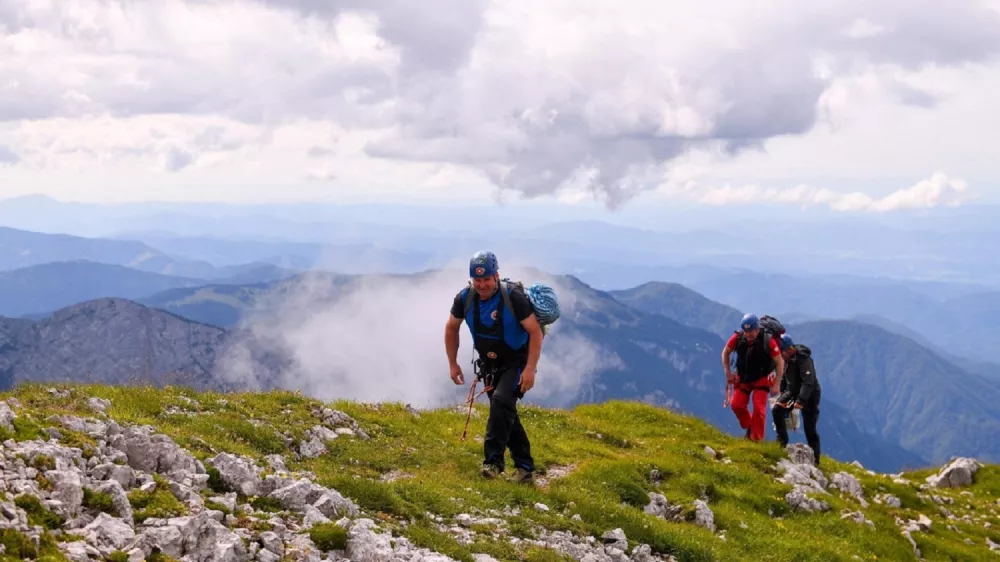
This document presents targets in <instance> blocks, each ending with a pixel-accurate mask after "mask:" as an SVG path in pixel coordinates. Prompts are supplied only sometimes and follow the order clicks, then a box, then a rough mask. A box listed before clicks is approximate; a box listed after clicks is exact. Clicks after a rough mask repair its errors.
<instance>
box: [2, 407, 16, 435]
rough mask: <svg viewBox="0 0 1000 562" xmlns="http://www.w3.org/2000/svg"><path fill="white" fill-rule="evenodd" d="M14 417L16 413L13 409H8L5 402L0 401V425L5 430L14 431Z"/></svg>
mask: <svg viewBox="0 0 1000 562" xmlns="http://www.w3.org/2000/svg"><path fill="white" fill-rule="evenodd" d="M15 419H17V415H15V414H14V410H11V409H10V406H8V405H7V402H3V401H0V427H2V428H4V429H6V430H7V431H14V420H15Z"/></svg>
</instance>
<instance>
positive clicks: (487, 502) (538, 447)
mask: <svg viewBox="0 0 1000 562" xmlns="http://www.w3.org/2000/svg"><path fill="white" fill-rule="evenodd" d="M50 386H52V385H27V386H23V387H19V388H18V389H16V390H15V391H13V392H9V393H7V394H6V396H11V395H13V396H16V397H17V398H18V399H19V400H20V401H21V402H22V404H24V405H25V407H26V408H27V409H28V410H29V411H30V413H31V417H30V419H29V418H27V417H23V418H19V419H18V421H16V422H15V431H14V432H11V435H10V437H11V438H15V439H29V438H32V437H34V436H36V435H38V434H39V433H40V430H39V429H38V424H39V421H38V420H44V419H45V418H46V417H47V416H49V415H51V414H59V413H72V414H76V415H82V416H93V413H92V412H91V411H90V410H89V409H88V408H87V406H86V399H87V397H89V396H99V397H102V398H107V399H109V400H111V403H112V406H111V407H110V408H109V409H108V415H109V417H111V418H113V419H115V420H117V421H118V422H119V423H140V424H151V425H154V426H156V427H157V428H159V431H161V432H163V433H165V434H167V435H169V436H171V437H172V438H173V439H174V440H176V441H177V442H178V443H180V444H181V445H182V446H184V447H187V448H188V449H189V450H190V451H191V452H192V454H194V455H195V456H196V457H198V458H201V459H205V458H208V457H210V456H213V455H214V454H216V453H218V452H221V451H228V452H233V453H239V454H245V455H250V456H253V457H255V458H256V459H257V460H258V464H259V465H261V466H266V463H265V462H264V461H263V457H264V456H265V455H267V454H270V453H282V454H285V455H286V456H285V459H286V464H288V467H289V469H291V470H309V471H312V472H313V473H314V474H316V476H317V479H318V481H319V482H320V483H321V484H324V485H327V486H330V487H332V488H336V489H337V490H338V491H340V492H341V493H342V494H344V495H345V496H348V497H350V498H352V499H353V500H354V501H356V502H357V503H358V505H359V506H360V507H361V508H362V510H363V511H364V516H367V517H370V518H372V519H374V520H375V521H376V522H377V523H379V525H380V526H381V527H382V528H383V529H385V530H389V531H391V532H392V533H394V534H396V535H402V536H406V537H407V538H409V539H410V540H411V541H412V542H414V543H415V544H417V545H420V546H426V547H428V548H432V549H434V550H437V551H439V552H442V553H444V554H447V555H449V556H452V557H454V558H456V559H458V560H469V561H471V560H473V556H472V555H473V554H474V553H488V554H490V555H492V556H494V557H495V558H497V559H500V560H531V561H539V562H541V561H550V560H563V559H566V558H565V557H563V556H561V555H560V554H559V553H556V552H554V551H552V550H550V549H546V548H539V547H536V546H531V545H527V544H523V543H522V544H518V545H513V544H511V542H510V538H512V537H521V538H535V536H536V531H537V530H538V529H539V528H544V529H548V530H550V531H553V530H564V531H570V532H572V533H575V534H577V535H581V536H585V535H592V536H594V537H595V538H600V536H601V535H602V534H603V533H604V532H606V531H609V530H612V529H615V528H618V527H620V528H621V529H623V530H624V531H625V533H626V536H627V537H628V540H629V549H630V550H631V548H632V547H634V546H636V545H638V544H640V543H646V544H649V545H650V546H651V547H652V548H653V551H654V552H658V553H669V554H672V555H674V556H675V557H676V558H677V559H678V560H680V561H711V560H767V561H788V560H795V561H808V560H817V561H819V560H822V561H838V560H844V561H848V560H856V559H861V560H915V557H914V555H913V551H912V547H911V546H910V544H909V542H908V541H907V540H906V539H905V538H904V537H903V536H902V535H901V534H900V531H899V527H898V526H897V525H896V523H895V519H896V518H897V517H898V518H900V519H902V520H904V521H905V520H908V519H917V517H918V514H919V513H924V514H926V515H927V516H928V517H930V518H931V519H932V521H933V525H932V528H931V530H930V531H929V532H926V533H921V532H918V533H913V538H914V539H915V540H916V541H917V544H918V546H919V547H920V549H921V550H922V553H923V555H924V558H925V559H926V560H996V559H997V554H994V553H990V552H989V551H988V548H987V546H986V539H987V537H989V538H990V539H991V540H993V541H994V542H998V543H1000V518H998V517H997V515H996V513H997V512H1000V506H998V505H997V504H996V499H997V497H998V496H1000V467H996V466H992V465H990V466H988V467H987V468H984V469H982V470H981V471H980V472H979V473H978V474H977V477H976V483H975V484H974V485H973V486H972V487H970V488H969V489H968V490H934V491H932V492H924V491H921V490H919V489H918V487H917V486H919V485H920V484H921V483H923V478H924V477H925V476H927V475H929V474H931V473H933V471H932V470H922V471H919V472H914V473H908V474H904V475H903V476H904V478H906V479H908V480H910V482H912V484H898V483H894V482H893V481H892V478H891V477H889V476H886V475H875V476H873V475H869V474H868V473H867V472H866V471H864V470H861V469H858V468H857V467H855V466H852V465H849V464H846V463H838V462H836V461H834V460H833V459H829V458H827V459H824V467H823V470H824V473H826V474H827V476H828V477H830V476H832V474H833V473H835V472H837V471H845V472H848V473H850V474H853V475H855V476H856V477H857V478H858V479H859V480H860V481H861V482H862V484H863V486H864V488H865V499H866V500H867V501H868V502H869V504H870V505H869V507H867V508H861V507H860V505H859V503H858V501H857V500H856V499H853V498H848V497H841V495H840V493H839V492H838V491H836V490H831V494H830V495H829V496H825V497H824V498H823V499H825V500H826V501H827V502H828V503H829V504H830V505H831V510H830V511H828V512H825V513H800V512H792V511H791V510H790V509H789V508H788V506H787V504H786V503H785V500H784V496H785V494H786V493H787V491H788V490H790V489H791V487H790V486H787V485H784V484H781V483H778V482H776V481H775V479H774V477H775V476H776V474H777V473H776V472H775V470H774V468H773V467H774V465H775V464H776V463H777V461H778V460H780V459H781V458H783V452H782V451H781V450H780V448H779V447H778V446H777V445H776V444H775V443H750V442H747V441H745V440H742V439H735V438H731V437H729V436H727V435H725V434H723V433H721V432H719V431H717V430H716V429H714V428H713V427H711V426H710V425H709V424H707V423H704V422H701V421H700V420H697V419H695V418H691V417H686V416H680V415H676V414H673V413H670V412H668V411H666V410H663V409H658V408H655V407H652V406H649V405H645V404H640V403H631V402H609V403H604V404H600V405H584V406H579V407H576V408H574V409H572V410H559V409H543V408H535V407H522V408H521V416H522V419H523V422H524V424H525V426H526V428H527V431H528V433H529V437H530V438H531V441H532V446H533V453H534V455H535V459H536V463H537V464H538V467H539V477H543V478H544V477H545V476H546V473H547V472H550V473H551V472H552V471H553V469H557V468H559V469H561V468H562V467H566V466H570V465H572V466H573V467H574V468H573V469H572V470H571V471H569V472H568V474H566V475H564V476H562V477H559V478H553V479H551V480H550V481H549V482H548V483H547V485H545V486H542V485H541V484H538V485H535V486H522V485H516V484H513V483H511V482H508V481H506V479H505V478H501V479H500V480H496V481H484V480H482V479H480V478H479V476H478V468H479V466H480V464H481V462H482V445H481V443H480V442H477V440H476V439H475V438H476V437H481V436H482V434H483V432H484V429H485V427H484V426H485V422H486V414H487V408H486V405H485V403H484V402H483V401H480V402H479V403H478V404H477V406H476V408H477V411H478V412H479V414H480V415H479V417H473V419H472V422H471V424H470V428H469V435H470V437H469V438H468V439H467V440H465V441H461V440H460V439H459V437H460V435H461V433H462V428H463V425H464V423H465V415H464V413H462V412H461V411H458V410H455V409H452V408H442V409H439V410H434V411H423V412H420V415H419V417H418V416H414V415H413V414H411V413H410V412H409V411H408V410H407V409H406V408H405V406H404V405H402V404H397V403H382V404H364V403H353V402H346V401H337V402H333V403H329V404H322V403H320V402H319V401H315V400H310V399H308V398H306V397H304V396H302V395H300V394H298V393H295V392H277V391H276V392H268V393H236V394H225V395H224V394H218V393H211V392H206V393H197V392H194V391H191V390H188V389H184V388H177V387H167V388H163V389H154V388H148V387H110V386H75V385H74V386H66V385H59V387H60V388H70V389H72V390H73V392H72V393H71V394H70V396H68V397H64V398H58V397H53V396H52V395H50V394H49V393H48V392H46V390H45V389H46V388H48V387H50ZM4 397H5V396H0V399H2V398H4ZM190 401H194V402H193V403H192V402H190ZM323 406H328V407H331V408H335V409H339V410H342V411H344V412H346V413H347V414H349V415H350V416H352V417H353V418H354V419H356V420H357V421H358V423H359V424H360V425H361V426H362V427H363V428H364V429H365V431H366V432H367V433H368V434H369V435H370V436H371V439H370V440H367V441H366V440H361V439H356V438H348V437H342V438H339V439H336V440H334V441H331V442H329V443H327V448H328V452H327V453H326V454H324V455H321V456H320V457H318V458H315V459H307V460H304V461H296V460H295V459H294V458H293V456H292V455H291V454H289V453H290V450H289V449H288V447H287V446H286V444H285V441H284V439H288V438H291V439H294V440H298V439H302V438H303V436H304V434H305V430H306V429H308V428H309V427H311V426H313V425H315V424H316V423H319V420H318V419H317V418H316V417H315V416H313V415H312V414H311V411H312V410H314V409H316V408H319V407H323ZM171 407H175V408H179V409H182V410H187V411H194V412H198V415H193V416H188V415H175V414H170V413H167V412H168V411H169V410H170V408H171ZM42 427H44V426H42ZM60 431H62V428H60ZM63 435H64V437H65V436H67V435H69V433H68V432H63ZM67 439H70V438H67ZM71 439H73V440H74V441H75V442H78V443H79V444H80V445H86V444H87V443H86V442H85V440H84V439H83V438H82V437H81V436H72V437H71ZM705 446H710V447H711V448H713V449H714V450H715V451H717V452H719V453H720V454H721V455H722V456H723V457H724V458H727V459H729V460H730V461H731V463H729V464H726V463H723V462H721V461H719V460H716V459H711V458H709V457H708V455H706V454H705V452H704V448H705ZM38 462H44V459H43V460H40V461H38ZM508 462H509V461H508ZM511 468H512V467H511V466H510V465H508V474H509V471H510V469H511ZM653 470H656V471H658V472H659V479H656V480H654V479H652V478H651V477H650V474H651V472H652V471H653ZM389 473H393V474H400V473H402V476H401V477H399V478H397V479H395V480H392V481H386V480H384V479H383V477H384V476H386V475H388V474H389ZM210 486H211V487H212V488H213V489H214V490H215V492H213V493H221V492H224V491H225V490H224V487H223V486H222V483H221V480H219V479H218V478H217V477H215V475H213V476H212V477H211V479H210ZM963 491H968V492H971V494H972V495H971V496H970V495H965V494H962V492H963ZM650 492H658V493H661V494H663V495H664V496H666V498H667V499H668V501H670V502H671V503H676V504H679V505H682V506H683V507H684V511H683V512H682V515H683V516H684V517H686V518H687V519H688V520H684V521H679V522H668V521H664V520H661V519H657V518H655V517H652V516H650V515H647V514H645V513H644V512H643V507H645V505H646V504H647V503H648V501H649V500H648V494H649V493H650ZM878 493H888V494H893V495H895V496H896V497H898V498H900V500H901V502H902V506H901V507H900V508H890V507H888V506H886V505H881V504H877V503H875V501H874V497H875V495H876V494H878ZM933 494H937V495H939V496H942V497H950V498H953V499H954V500H955V503H954V504H952V505H948V506H947V507H948V509H950V510H951V511H952V512H953V513H954V515H955V517H956V519H954V520H946V519H945V518H944V517H943V516H942V515H941V514H940V513H939V510H938V506H937V504H935V503H933V502H932V501H930V500H928V499H924V498H925V497H929V496H930V495H933ZM698 498H704V499H706V501H707V502H708V505H709V507H710V508H711V509H712V511H713V512H714V514H715V524H716V526H717V531H716V532H715V533H713V532H711V531H709V530H707V529H703V528H701V527H698V526H696V525H695V524H694V523H693V522H692V521H690V519H692V518H693V507H692V502H693V500H695V499H698ZM130 499H131V500H132V502H133V506H134V507H135V508H136V520H137V521H141V520H142V519H143V518H145V517H149V516H158V517H162V516H169V515H176V514H180V513H182V512H183V511H184V506H183V504H181V503H180V502H178V501H177V500H176V498H173V496H172V494H171V493H170V491H169V488H165V487H160V486H158V487H157V489H156V490H155V491H154V492H152V493H148V494H146V493H141V492H136V491H133V492H132V493H131V494H130ZM249 500H250V501H252V502H253V504H254V506H255V507H257V508H258V509H264V510H268V511H280V510H281V508H280V506H279V505H276V504H275V503H274V502H272V501H269V500H267V499H264V498H250V499H249ZM87 501H88V503H90V502H93V503H94V505H101V506H105V503H106V502H105V501H103V498H98V497H91V498H90V499H88V500H87ZM538 503H542V504H545V505H546V506H548V508H549V510H548V511H539V510H537V509H535V507H534V506H535V505H536V504H538ZM105 507H106V506H105ZM508 508H509V509H518V510H519V511H520V513H519V514H518V515H511V516H504V515H501V514H502V513H503V512H504V511H505V510H506V509H508ZM857 510H861V511H862V512H864V513H865V515H866V516H867V517H868V519H870V520H871V521H872V522H873V523H874V524H875V529H874V530H873V529H871V528H869V527H868V526H867V525H859V524H856V523H853V522H851V521H847V520H844V519H841V513H842V512H845V511H857ZM463 513H467V514H472V515H474V516H491V515H495V516H498V517H500V518H502V519H504V520H505V524H504V525H502V526H501V527H500V528H499V529H492V528H491V527H490V526H488V525H476V526H474V530H475V531H476V535H475V537H474V539H473V543H472V544H464V543H463V542H462V541H460V540H459V539H458V537H457V536H456V535H454V534H452V533H450V532H449V531H448V527H450V526H451V525H453V524H454V523H455V521H454V518H455V517H456V516H457V515H459V514H463ZM574 515H579V516H580V519H579V520H576V519H574V518H573V516H574ZM967 515H968V516H970V517H971V518H972V519H971V522H969V521H965V520H963V519H962V518H963V517H965V516H967ZM436 516H440V517H442V518H444V521H443V523H444V527H442V526H441V525H440V524H439V523H438V522H437V521H435V517H436ZM39 517H41V516H39ZM986 522H990V523H991V525H992V526H991V528H987V527H986V526H985V525H984V524H985V523H986ZM49 523H51V522H49ZM949 525H954V529H949ZM312 533H313V534H314V535H315V536H314V540H319V541H322V542H323V543H324V544H326V545H341V544H343V541H344V540H345V536H344V534H343V530H342V529H340V528H339V527H336V528H335V527H333V526H318V527H316V528H315V529H314V530H313V532H312ZM494 533H496V534H497V535H498V536H499V540H493V538H492V537H493V534H494ZM721 533H724V536H725V540H723V539H722V538H720V536H719V535H720V534H721ZM967 539H968V540H970V541H971V542H972V544H971V545H970V544H967V543H966V540H967ZM855 557H857V558H855Z"/></svg>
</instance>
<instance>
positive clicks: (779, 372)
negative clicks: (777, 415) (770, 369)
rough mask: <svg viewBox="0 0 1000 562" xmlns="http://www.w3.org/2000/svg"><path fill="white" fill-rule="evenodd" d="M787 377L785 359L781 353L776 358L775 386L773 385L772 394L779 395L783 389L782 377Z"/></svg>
mask: <svg viewBox="0 0 1000 562" xmlns="http://www.w3.org/2000/svg"><path fill="white" fill-rule="evenodd" d="M783 376H785V358H784V357H782V356H781V354H780V353H779V354H778V356H777V357H775V358H774V384H773V385H771V392H772V393H777V392H778V390H780V389H781V377H783Z"/></svg>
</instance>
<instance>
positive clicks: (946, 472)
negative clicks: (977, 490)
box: [926, 457, 980, 488]
mask: <svg viewBox="0 0 1000 562" xmlns="http://www.w3.org/2000/svg"><path fill="white" fill-rule="evenodd" d="M979 466H980V463H979V461H977V460H976V459H973V458H969V457H958V458H956V459H953V460H952V461H951V462H950V463H948V465H947V466H945V467H943V468H942V469H941V470H940V471H938V473H937V474H932V475H930V476H928V477H927V478H926V482H927V483H928V484H929V485H930V486H931V487H932V488H960V487H963V486H971V485H972V479H973V477H974V476H975V474H976V471H977V470H979Z"/></svg>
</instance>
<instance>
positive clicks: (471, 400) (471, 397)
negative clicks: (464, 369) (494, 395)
mask: <svg viewBox="0 0 1000 562" xmlns="http://www.w3.org/2000/svg"><path fill="white" fill-rule="evenodd" d="M473 371H474V373H475V375H476V379H475V380H474V381H472V386H470V387H469V394H468V395H467V396H466V397H465V402H466V404H468V405H469V412H468V413H467V414H466V415H465V429H463V430H462V437H461V438H460V439H459V441H465V436H466V435H467V434H468V432H469V421H470V420H471V419H472V406H473V404H475V402H476V400H477V399H479V397H480V396H482V395H483V394H486V393H487V392H489V391H491V390H493V386H491V385H489V384H486V382H485V381H483V389H482V390H480V391H479V394H476V386H477V385H478V384H479V379H480V378H482V374H481V373H480V372H479V366H478V365H474V367H473Z"/></svg>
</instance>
